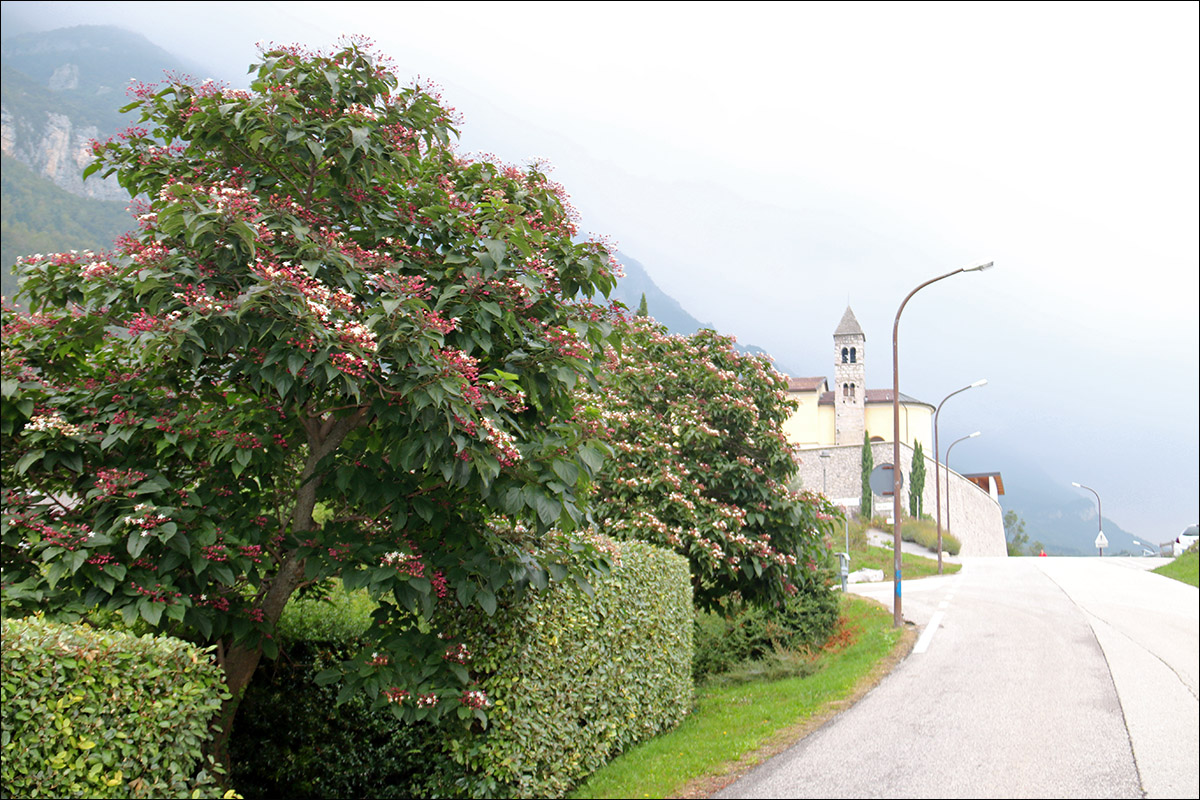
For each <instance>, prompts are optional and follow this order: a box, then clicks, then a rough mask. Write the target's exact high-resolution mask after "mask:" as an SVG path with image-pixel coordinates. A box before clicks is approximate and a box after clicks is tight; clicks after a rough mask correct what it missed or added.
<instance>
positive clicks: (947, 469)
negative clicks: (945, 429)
mask: <svg viewBox="0 0 1200 800" xmlns="http://www.w3.org/2000/svg"><path fill="white" fill-rule="evenodd" d="M979 434H980V431H975V432H974V433H970V434H967V435H966V436H964V437H962V438H961V439H955V440H954V441H953V442H951V443H950V446H949V447H947V448H946V530H947V531H949V530H950V451H951V450H953V449H954V445H956V444H958V443H959V442H965V441H966V440H967V439H974V438H975V437H976V436H979ZM959 541H962V540H961V539H960V540H959ZM941 544H942V542H941V540H940V539H939V540H938V546H939V547H941ZM941 557H942V556H941V553H939V554H938V560H939V561H940V560H941Z"/></svg>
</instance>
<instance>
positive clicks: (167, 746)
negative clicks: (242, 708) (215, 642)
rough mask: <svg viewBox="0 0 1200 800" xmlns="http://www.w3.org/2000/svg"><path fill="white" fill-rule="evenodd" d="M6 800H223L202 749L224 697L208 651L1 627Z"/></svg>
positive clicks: (120, 637) (16, 623)
mask: <svg viewBox="0 0 1200 800" xmlns="http://www.w3.org/2000/svg"><path fill="white" fill-rule="evenodd" d="M3 625H4V640H3V667H2V669H0V703H3V707H4V711H3V719H4V726H3V733H2V742H0V743H2V746H3V754H4V758H3V767H0V776H2V781H0V784H2V786H3V794H4V796H5V797H221V796H222V795H223V790H222V789H221V788H220V787H219V786H218V785H217V782H216V778H215V775H214V771H215V767H214V766H213V765H212V764H211V763H209V762H208V761H206V759H205V758H204V756H203V755H202V754H201V748H202V746H203V745H204V743H205V742H206V741H207V740H208V738H209V735H210V733H209V722H210V720H211V719H212V718H213V716H214V715H215V714H216V713H217V712H218V711H219V710H220V707H221V702H222V700H224V699H225V698H227V697H228V696H229V695H228V692H227V691H226V690H225V686H224V682H223V678H222V674H221V670H220V669H219V668H218V667H217V665H216V664H215V663H213V661H212V659H211V658H210V657H209V655H208V653H207V652H206V651H204V650H202V649H200V648H198V647H196V646H194V645H191V644H188V643H187V642H183V641H180V640H178V639H170V638H167V637H153V636H141V637H136V636H132V635H130V634H128V633H122V632H119V631H106V630H96V629H93V628H90V627H88V626H85V625H63V624H59V623H55V622H49V621H47V620H44V619H41V618H38V617H30V618H27V619H5V620H4V621H3Z"/></svg>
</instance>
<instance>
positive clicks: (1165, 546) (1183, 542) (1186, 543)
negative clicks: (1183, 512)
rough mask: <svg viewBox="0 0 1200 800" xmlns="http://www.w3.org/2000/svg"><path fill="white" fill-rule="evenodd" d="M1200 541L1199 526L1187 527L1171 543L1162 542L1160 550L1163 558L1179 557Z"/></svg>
mask: <svg viewBox="0 0 1200 800" xmlns="http://www.w3.org/2000/svg"><path fill="white" fill-rule="evenodd" d="M1198 541H1200V525H1188V526H1187V527H1186V528H1184V529H1183V533H1181V534H1179V535H1178V536H1176V537H1175V539H1174V540H1173V541H1170V542H1163V543H1162V547H1161V548H1160V550H1161V552H1162V554H1163V555H1164V556H1171V557H1174V556H1177V555H1181V554H1182V553H1183V552H1184V551H1185V550H1187V549H1188V548H1189V547H1191V546H1192V545H1194V544H1195V543H1196V542H1198Z"/></svg>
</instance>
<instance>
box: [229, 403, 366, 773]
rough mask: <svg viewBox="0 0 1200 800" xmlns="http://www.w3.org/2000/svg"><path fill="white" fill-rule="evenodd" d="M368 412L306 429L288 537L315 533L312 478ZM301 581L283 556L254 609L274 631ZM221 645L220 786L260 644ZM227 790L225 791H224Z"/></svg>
mask: <svg viewBox="0 0 1200 800" xmlns="http://www.w3.org/2000/svg"><path fill="white" fill-rule="evenodd" d="M366 414H367V409H366V408H362V409H359V410H358V411H357V412H356V413H354V414H351V415H350V416H348V417H343V418H341V419H337V420H334V419H330V420H326V421H324V423H323V424H317V422H316V420H313V421H312V424H309V425H306V428H307V429H308V459H307V460H306V462H305V464H304V470H303V471H302V472H301V473H300V480H299V486H298V488H297V491H296V504H295V506H294V507H293V509H292V520H291V522H292V524H291V529H292V533H293V534H298V533H308V532H309V531H312V530H314V529H315V528H316V523H315V522H314V521H313V516H312V514H313V509H314V508H315V507H316V503H317V489H318V488H319V487H320V485H321V478H320V476H316V477H314V475H316V471H317V467H318V465H319V464H320V462H321V460H322V459H323V458H325V456H327V455H329V454H330V453H331V452H333V451H334V450H336V449H337V448H338V446H339V445H341V443H342V441H343V440H344V439H345V438H346V436H347V435H348V434H349V433H350V432H351V431H352V430H354V429H355V428H356V427H358V426H359V425H361V424H363V422H364V420H365V419H366ZM303 580H304V559H302V558H299V557H298V556H297V555H296V552H295V551H292V552H289V553H288V554H287V555H285V556H284V559H283V563H282V564H281V565H280V567H279V572H278V573H276V575H275V577H274V578H273V579H272V580H271V588H270V589H269V590H267V594H266V597H265V598H263V601H262V605H261V606H259V608H260V609H261V610H262V612H263V617H264V618H265V619H266V621H267V622H268V623H269V624H270V626H271V628H272V629H275V626H276V624H277V623H278V622H279V618H280V616H282V615H283V609H284V607H285V606H286V605H287V602H288V600H289V599H290V598H291V596H292V594H293V593H294V592H295V591H296V587H297V586H299V585H300V583H301V582H302V581H303ZM224 644H225V640H222V641H221V642H220V643H219V644H218V651H217V652H218V660H219V661H220V664H221V668H222V670H223V671H224V672H225V688H226V689H228V690H229V693H230V697H229V699H228V700H225V701H224V702H223V703H221V710H220V712H219V713H218V714H217V716H216V717H215V718H214V719H213V722H212V726H211V727H212V729H213V738H212V740H211V741H210V743H209V745H208V753H209V754H211V755H212V756H213V758H214V759H215V760H216V762H217V763H218V764H220V765H221V766H223V767H224V768H225V774H226V778H225V783H226V784H228V782H229V775H230V774H231V767H232V763H231V761H230V758H229V737H230V734H232V733H233V721H234V718H235V717H236V716H237V710H238V706H240V705H241V703H242V697H243V696H244V695H245V693H246V687H247V686H249V685H250V680H251V679H252V678H253V677H254V671H255V670H256V669H258V662H259V661H261V660H262V653H263V651H262V645H254V646H253V647H248V646H246V645H244V644H239V643H231V644H229V646H228V647H225V646H224ZM226 788H228V786H226Z"/></svg>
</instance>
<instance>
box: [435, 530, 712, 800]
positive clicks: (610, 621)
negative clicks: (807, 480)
mask: <svg viewBox="0 0 1200 800" xmlns="http://www.w3.org/2000/svg"><path fill="white" fill-rule="evenodd" d="M605 547H606V549H610V552H611V553H612V555H613V569H612V572H611V574H610V575H608V576H606V577H605V578H604V579H602V580H597V581H596V582H595V587H594V589H595V593H594V596H593V597H589V596H588V595H587V594H585V593H583V592H581V591H579V590H578V589H575V588H573V587H571V586H570V585H565V584H553V585H551V587H550V588H548V589H547V590H544V591H541V592H531V593H530V594H529V595H527V596H526V597H525V598H524V599H523V600H522V601H520V602H519V603H517V604H515V605H514V606H511V607H509V608H506V609H502V610H501V611H498V612H497V614H496V615H495V616H494V617H492V618H491V619H490V620H485V621H484V622H483V623H482V624H481V625H479V628H480V629H479V630H477V631H472V632H471V633H468V638H469V639H470V640H472V641H474V642H475V648H474V649H475V654H474V657H473V659H472V665H471V666H472V671H473V672H475V673H477V674H484V675H486V676H487V677H485V678H484V679H483V680H482V682H481V684H480V687H479V688H480V689H481V690H482V691H483V692H484V694H485V695H486V696H487V698H489V702H490V703H491V707H490V708H489V709H488V716H489V726H488V728H487V729H486V730H481V729H480V728H479V727H478V726H477V725H476V726H475V727H473V728H472V729H471V730H469V731H463V730H462V729H461V728H459V729H457V730H455V729H453V728H451V729H448V730H447V733H446V738H445V739H444V743H443V749H444V752H445V753H446V754H447V755H449V757H450V758H452V759H453V760H454V761H455V762H457V763H458V764H459V765H460V767H461V768H462V773H460V774H459V775H457V776H453V777H450V776H447V778H446V779H445V782H446V783H448V784H450V785H442V786H438V787H436V788H437V789H438V790H439V792H445V793H450V794H455V795H467V796H475V797H500V796H516V797H561V796H562V795H564V794H566V792H568V791H569V790H570V789H571V788H572V787H573V786H574V785H575V784H576V783H578V782H579V781H580V780H582V779H583V778H585V777H586V776H588V775H590V774H591V773H592V772H594V771H595V770H596V769H598V768H599V767H601V766H603V765H604V764H605V763H607V761H608V760H609V759H610V758H612V757H613V756H615V755H617V754H619V753H620V752H622V751H623V750H625V749H627V748H628V747H630V746H632V745H634V744H636V743H638V742H640V741H643V740H645V739H649V738H650V737H652V736H654V735H656V734H658V733H660V732H662V731H665V730H669V729H671V728H673V727H675V726H676V725H678V724H679V723H680V722H681V721H682V720H683V718H684V716H686V714H687V712H688V710H689V709H690V708H691V703H692V679H691V671H692V649H693V641H692V636H693V628H694V622H693V609H692V588H691V577H690V572H689V567H688V562H687V559H686V558H684V557H683V556H680V555H677V554H675V553H672V552H670V551H667V550H663V549H661V548H658V547H655V546H653V545H649V544H645V543H643V542H619V543H618V542H607V544H606V546H605Z"/></svg>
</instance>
